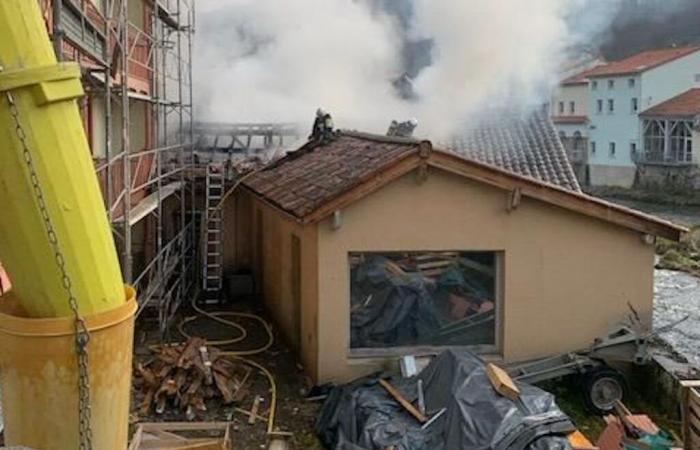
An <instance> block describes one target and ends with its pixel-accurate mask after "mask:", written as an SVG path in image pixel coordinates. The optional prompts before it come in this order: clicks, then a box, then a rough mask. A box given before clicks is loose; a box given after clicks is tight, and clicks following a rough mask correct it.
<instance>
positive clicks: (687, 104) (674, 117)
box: [637, 88, 700, 189]
mask: <svg viewBox="0 0 700 450" xmlns="http://www.w3.org/2000/svg"><path fill="white" fill-rule="evenodd" d="M640 117H641V120H642V133H643V142H644V151H643V152H640V154H639V155H638V158H637V166H638V168H639V174H638V182H639V184H640V185H643V186H647V187H659V186H667V187H675V188H677V189H698V188H700V171H699V170H698V164H699V163H700V88H695V89H690V90H688V91H686V92H684V93H682V94H681V95H678V96H676V97H674V98H672V99H670V100H667V101H665V102H663V103H661V104H659V105H656V106H654V107H652V108H649V109H647V110H646V111H644V112H642V114H641V115H640Z"/></svg>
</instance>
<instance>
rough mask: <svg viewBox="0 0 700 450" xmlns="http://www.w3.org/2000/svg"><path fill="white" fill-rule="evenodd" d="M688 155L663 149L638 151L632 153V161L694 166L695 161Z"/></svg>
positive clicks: (649, 163) (660, 164) (661, 164)
mask: <svg viewBox="0 0 700 450" xmlns="http://www.w3.org/2000/svg"><path fill="white" fill-rule="evenodd" d="M687 159H688V157H687V155H680V158H679V155H677V154H674V153H668V154H667V153H666V152H665V151H664V150H663V149H656V150H646V151H641V152H640V151H637V152H634V153H632V161H633V162H635V163H636V164H648V165H659V166H692V165H694V164H695V163H694V162H693V161H692V160H691V161H688V160H687Z"/></svg>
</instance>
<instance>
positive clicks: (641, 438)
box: [597, 401, 676, 450]
mask: <svg viewBox="0 0 700 450" xmlns="http://www.w3.org/2000/svg"><path fill="white" fill-rule="evenodd" d="M614 412H615V414H610V415H608V416H606V417H605V423H606V424H607V426H606V428H605V430H604V431H603V433H602V434H601V435H600V437H599V438H598V442H597V446H598V448H599V449H600V450H618V449H620V448H625V449H646V448H653V449H655V450H669V449H671V448H676V447H675V442H674V440H673V437H672V436H671V435H670V434H669V433H667V432H665V431H663V430H661V429H660V428H659V427H658V426H657V425H656V424H655V423H654V422H653V421H652V420H651V419H650V418H649V416H646V415H644V414H632V413H631V412H630V410H629V409H627V407H626V406H625V405H624V404H623V403H622V402H619V401H618V402H616V404H615V409H614Z"/></svg>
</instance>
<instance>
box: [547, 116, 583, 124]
mask: <svg viewBox="0 0 700 450" xmlns="http://www.w3.org/2000/svg"><path fill="white" fill-rule="evenodd" d="M552 122H554V123H556V124H581V123H586V122H588V116H554V117H552Z"/></svg>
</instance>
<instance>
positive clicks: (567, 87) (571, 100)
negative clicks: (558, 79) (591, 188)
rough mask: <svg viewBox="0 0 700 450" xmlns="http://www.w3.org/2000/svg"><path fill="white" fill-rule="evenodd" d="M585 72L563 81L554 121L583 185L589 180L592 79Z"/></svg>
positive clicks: (556, 97) (555, 98) (553, 110)
mask: <svg viewBox="0 0 700 450" xmlns="http://www.w3.org/2000/svg"><path fill="white" fill-rule="evenodd" d="M587 72H588V71H584V72H581V73H579V74H576V75H574V76H572V77H569V78H567V79H565V80H564V81H562V83H561V84H560V85H559V87H558V88H557V90H556V91H555V93H554V95H553V96H552V103H551V116H552V122H554V124H555V125H556V128H557V131H558V134H559V138H560V140H561V143H562V145H563V146H564V149H565V150H566V154H567V156H568V158H569V162H570V163H571V167H572V169H573V170H574V172H575V173H576V178H578V180H579V182H580V183H581V184H583V185H585V184H587V182H588V114H589V111H588V79H587V78H586V73H587Z"/></svg>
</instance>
